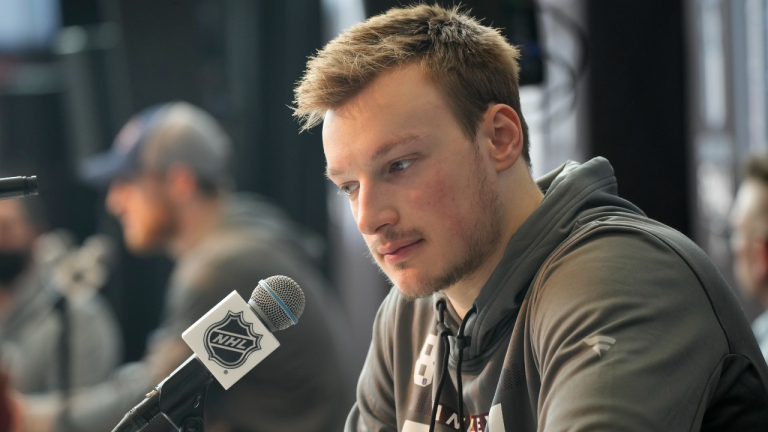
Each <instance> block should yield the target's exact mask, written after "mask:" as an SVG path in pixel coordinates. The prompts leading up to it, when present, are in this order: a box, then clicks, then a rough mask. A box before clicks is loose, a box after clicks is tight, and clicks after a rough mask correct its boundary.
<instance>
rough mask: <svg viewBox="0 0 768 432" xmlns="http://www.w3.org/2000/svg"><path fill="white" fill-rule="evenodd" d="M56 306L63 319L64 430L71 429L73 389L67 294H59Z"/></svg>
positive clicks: (62, 391) (60, 354)
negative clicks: (70, 398) (71, 393)
mask: <svg viewBox="0 0 768 432" xmlns="http://www.w3.org/2000/svg"><path fill="white" fill-rule="evenodd" d="M54 308H55V309H56V310H57V311H58V313H59V319H61V332H60V333H59V346H58V348H59V385H60V390H61V397H62V400H63V403H64V407H63V409H62V413H61V422H62V423H63V426H64V430H66V431H69V430H70V421H69V420H70V419H69V396H70V391H71V388H72V386H71V384H72V383H71V380H70V378H71V377H70V367H69V360H70V356H69V351H70V349H69V348H70V346H69V341H70V335H71V331H70V321H69V308H68V305H67V298H66V296H63V295H62V296H59V298H58V299H57V300H56V303H54Z"/></svg>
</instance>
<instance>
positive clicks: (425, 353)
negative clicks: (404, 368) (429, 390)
mask: <svg viewBox="0 0 768 432" xmlns="http://www.w3.org/2000/svg"><path fill="white" fill-rule="evenodd" d="M436 356H437V336H435V335H433V334H429V335H427V340H426V341H425V342H424V346H423V347H422V348H421V355H419V359H418V360H416V364H415V365H414V366H413V383H414V384H416V385H418V386H422V387H426V386H428V385H430V384H432V377H433V376H434V375H435V357H436Z"/></svg>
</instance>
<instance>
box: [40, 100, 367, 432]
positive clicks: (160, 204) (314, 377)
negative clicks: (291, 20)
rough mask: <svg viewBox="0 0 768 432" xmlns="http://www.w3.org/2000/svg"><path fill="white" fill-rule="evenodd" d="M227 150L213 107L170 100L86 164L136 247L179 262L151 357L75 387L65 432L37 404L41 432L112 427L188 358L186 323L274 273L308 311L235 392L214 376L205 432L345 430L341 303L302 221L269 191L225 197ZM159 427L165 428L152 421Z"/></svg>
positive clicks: (348, 389)
mask: <svg viewBox="0 0 768 432" xmlns="http://www.w3.org/2000/svg"><path fill="white" fill-rule="evenodd" d="M230 147H231V145H230V142H229V138H228V136H227V135H226V134H225V132H224V131H223V130H222V129H221V127H220V125H219V124H218V122H217V121H216V120H215V119H214V118H213V117H211V116H210V115H209V114H207V113H205V112H204V111H202V110H201V109H199V108H197V107H194V106H192V105H190V104H187V103H183V102H178V103H170V104H166V105H161V106H158V107H153V108H149V109H147V110H145V111H142V112H141V113H140V114H138V115H137V116H135V117H134V118H133V119H131V121H129V122H128V123H127V124H126V125H125V126H124V127H123V129H122V131H121V132H120V134H119V135H118V137H117V138H116V140H115V144H114V146H113V148H112V150H111V151H109V152H107V153H106V154H104V155H100V156H97V157H95V158H94V159H92V160H90V161H88V163H87V164H86V165H85V166H84V177H85V178H86V179H88V180H89V181H91V182H94V183H97V184H109V192H108V195H107V208H108V209H109V211H110V212H112V213H113V214H114V215H115V216H116V217H117V218H118V219H119V221H120V223H121V225H122V227H123V232H124V235H125V241H126V244H127V245H128V247H129V249H130V250H131V251H133V252H135V253H146V252H150V251H163V252H166V253H168V254H169V255H170V256H171V257H173V258H174V259H175V261H176V267H175V269H174V272H173V274H172V276H171V280H170V283H169V289H168V293H167V300H166V304H165V309H164V317H163V321H162V323H161V326H160V328H159V329H158V330H157V331H156V332H155V333H154V335H153V337H152V339H151V340H150V343H149V346H148V352H147V354H146V356H145V357H144V359H142V361H140V362H137V363H135V364H131V365H128V366H125V367H123V368H121V369H120V370H119V372H118V374H117V375H116V377H115V378H114V379H113V380H111V381H110V382H108V383H107V384H105V385H102V386H99V387H94V388H89V389H85V390H83V391H81V392H78V393H76V394H75V396H74V398H73V400H72V406H71V410H70V412H69V427H68V429H67V425H66V423H65V422H64V421H63V419H62V418H60V417H58V416H59V415H60V414H59V412H58V411H57V410H56V409H55V408H56V405H55V404H50V405H48V406H46V405H45V404H44V403H43V402H45V401H39V403H34V402H37V401H31V403H28V404H27V405H28V407H29V409H30V411H29V412H28V416H27V420H28V422H29V423H30V424H31V423H38V424H42V425H40V426H39V428H38V429H37V430H41V431H42V430H55V431H65V430H72V431H78V432H102V431H108V430H111V429H112V428H113V427H114V426H115V425H117V423H118V422H119V421H120V419H122V418H123V415H125V413H126V412H128V410H129V409H131V408H132V407H133V406H134V405H135V404H137V403H138V402H139V401H141V399H142V398H143V397H144V395H145V394H146V393H147V392H148V391H149V390H150V389H152V388H153V387H154V386H156V385H157V384H158V383H159V382H160V381H161V380H163V379H164V378H165V377H167V376H168V375H169V374H170V373H171V372H173V370H174V369H176V367H177V366H179V365H180V364H181V363H182V362H183V361H184V360H186V359H187V358H188V357H189V356H190V355H191V354H192V351H191V350H190V349H189V347H188V346H187V345H186V343H185V342H184V341H183V340H182V339H181V333H182V332H183V331H184V330H186V329H187V328H188V327H189V326H190V325H192V324H193V323H194V322H196V321H197V320H198V319H199V318H200V317H202V316H203V315H204V314H205V313H206V312H208V311H209V310H210V309H212V308H213V307H214V306H215V305H216V304H218V303H219V302H220V301H221V300H222V299H224V297H226V296H227V295H228V294H229V293H231V292H232V291H233V290H236V291H238V293H239V294H240V295H241V296H243V297H244V298H246V299H247V298H249V297H250V295H251V293H252V292H253V289H254V287H256V286H257V284H258V283H259V280H261V279H265V278H267V277H270V276H273V275H287V276H289V277H291V278H293V279H294V280H295V281H296V282H297V283H298V284H299V285H300V286H301V287H302V289H303V291H304V294H305V296H306V301H307V303H306V308H305V311H304V313H303V314H302V316H301V320H300V322H299V323H298V324H297V325H296V326H292V327H291V328H289V329H286V330H284V331H281V332H279V333H278V334H277V335H276V337H277V338H278V339H279V341H280V344H281V346H280V348H279V349H277V350H276V351H275V352H274V353H272V354H271V355H270V356H269V357H267V358H266V359H265V360H264V361H263V362H262V363H260V364H259V365H258V367H256V368H255V369H253V370H252V371H251V372H249V373H248V374H247V375H246V376H245V377H243V378H242V379H241V380H240V381H239V382H238V383H236V384H235V385H234V386H233V387H232V388H230V389H229V390H227V391H224V390H223V388H222V387H221V386H220V385H219V384H218V383H216V382H214V383H212V384H211V386H210V387H209V391H208V395H207V400H206V408H207V409H206V422H207V425H208V429H209V430H216V431H229V432H248V431H283V430H303V431H317V432H326V431H335V430H338V429H340V428H341V427H342V425H343V423H344V418H345V415H346V412H347V411H348V409H349V404H350V403H351V399H352V394H353V390H352V388H353V385H352V383H353V382H354V381H353V379H354V378H353V377H351V376H350V374H351V369H350V368H348V367H346V355H345V350H344V345H343V344H344V343H345V334H346V333H345V331H344V327H343V325H342V322H341V316H340V315H339V313H338V309H339V308H338V307H337V304H336V303H335V301H334V299H333V298H332V297H331V296H330V295H329V287H328V284H327V282H326V281H325V279H324V278H323V277H322V275H321V274H320V272H319V271H318V270H317V268H316V266H315V264H314V262H313V258H312V256H311V254H310V253H309V252H308V248H307V247H306V237H305V236H302V232H304V231H303V230H302V228H301V227H300V226H298V225H297V224H295V223H294V222H292V221H290V220H289V219H288V218H287V217H286V216H285V215H284V213H283V212H282V211H280V210H279V209H277V208H276V207H275V206H274V205H272V204H269V203H268V202H267V201H266V200H264V199H259V198H258V197H256V196H244V195H242V194H232V193H230V183H231V181H230V178H229V174H228V171H227V165H228V160H229V155H230V151H231V149H230ZM49 402H50V401H49ZM46 422H47V424H44V423H46ZM161 423H165V424H167V422H165V421H163V420H159V419H156V420H155V424H161ZM150 427H152V425H151V426H150ZM29 429H31V430H35V429H34V428H32V427H30V428H29Z"/></svg>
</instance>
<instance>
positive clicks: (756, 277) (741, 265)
mask: <svg viewBox="0 0 768 432" xmlns="http://www.w3.org/2000/svg"><path fill="white" fill-rule="evenodd" d="M731 227H732V229H733V235H732V237H731V248H732V249H733V270H734V274H735V275H736V280H737V282H738V284H739V288H740V289H741V290H742V291H743V292H744V294H746V295H747V296H748V297H749V298H751V299H754V300H757V301H758V302H760V304H761V305H762V307H763V309H768V157H766V156H762V157H754V158H752V159H750V160H749V161H748V162H747V165H746V170H745V172H744V180H743V181H742V182H741V185H740V186H739V192H738V194H737V195H736V202H735V204H734V206H733V210H732V212H731ZM752 330H753V331H754V332H755V336H756V337H757V342H758V343H759V344H760V349H761V350H762V352H763V355H765V356H766V357H768V311H765V312H763V314H762V315H760V316H759V317H758V318H757V319H756V320H755V321H754V322H753V323H752Z"/></svg>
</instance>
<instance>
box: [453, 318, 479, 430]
mask: <svg viewBox="0 0 768 432" xmlns="http://www.w3.org/2000/svg"><path fill="white" fill-rule="evenodd" d="M476 311H477V310H476V309H475V305H474V303H473V304H472V307H471V308H470V309H469V311H467V314H466V315H464V319H463V320H461V325H460V326H459V334H457V335H456V349H457V350H459V359H458V360H457V361H456V391H458V392H459V424H461V429H462V430H463V429H464V391H463V390H462V382H461V362H462V360H464V348H469V345H470V343H471V342H472V338H470V337H469V336H464V327H466V325H467V321H469V317H470V316H472V314H474V313H475V312H476Z"/></svg>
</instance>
